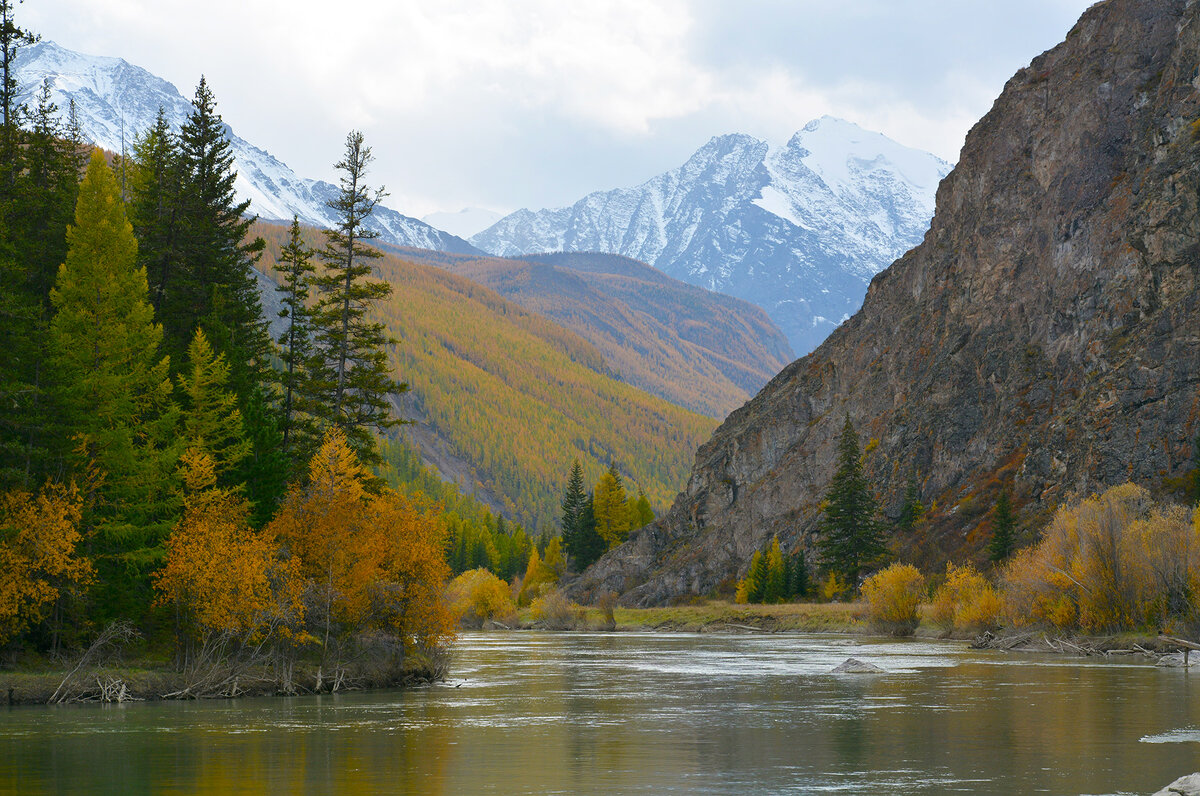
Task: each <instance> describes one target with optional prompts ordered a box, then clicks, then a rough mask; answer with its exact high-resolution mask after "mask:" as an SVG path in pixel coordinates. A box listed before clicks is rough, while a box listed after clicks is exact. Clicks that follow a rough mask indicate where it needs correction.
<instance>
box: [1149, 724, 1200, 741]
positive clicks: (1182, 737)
mask: <svg viewBox="0 0 1200 796" xmlns="http://www.w3.org/2000/svg"><path fill="white" fill-rule="evenodd" d="M1138 740H1140V741H1141V742H1142V743H1200V728H1197V727H1180V728H1179V729H1177V730H1170V731H1168V732H1162V733H1159V734H1158V735H1143V736H1142V737H1141V738H1139V739H1138Z"/></svg>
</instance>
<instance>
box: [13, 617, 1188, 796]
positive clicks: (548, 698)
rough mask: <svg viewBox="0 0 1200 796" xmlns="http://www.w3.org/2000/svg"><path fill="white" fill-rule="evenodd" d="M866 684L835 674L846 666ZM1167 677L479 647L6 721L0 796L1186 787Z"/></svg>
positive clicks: (675, 650) (904, 649) (825, 646)
mask: <svg viewBox="0 0 1200 796" xmlns="http://www.w3.org/2000/svg"><path fill="white" fill-rule="evenodd" d="M851 656H853V657H855V658H858V659H860V660H864V661H869V662H872V663H875V664H876V665H878V666H881V667H883V668H884V669H886V670H887V671H886V673H885V674H881V675H832V674H830V673H829V672H830V670H831V669H832V668H833V667H834V666H836V665H837V664H839V663H841V662H842V661H844V660H845V659H846V658H847V657H851ZM1197 676H1200V673H1198V674H1191V675H1189V674H1188V673H1187V672H1185V671H1181V670H1177V669H1160V668H1156V667H1153V666H1149V665H1140V664H1135V663H1132V662H1129V661H1124V662H1120V663H1105V662H1097V661H1093V660H1073V659H1060V658H1047V657H1038V656H1020V655H1011V654H1010V655H1005V654H1003V653H978V652H972V651H970V650H968V649H966V648H965V647H963V646H961V645H952V644H942V643H924V642H892V641H870V640H861V641H860V640H848V639H844V638H833V637H803V636H724V637H722V636H713V635H674V634H662V635H654V634H590V635H589V634H569V635H551V634H537V633H517V634H474V635H467V636H465V637H464V638H463V639H462V641H461V643H460V645H459V648H458V651H457V653H456V660H455V666H454V676H453V680H452V681H451V682H450V683H448V684H445V685H440V686H434V687H430V688H425V689H419V690H416V691H410V692H407V693H399V692H376V693H370V694H361V693H359V694H348V695H343V696H338V697H328V696H326V697H304V698H292V699H259V700H243V701H239V702H206V703H157V704H134V705H124V706H76V707H64V708H54V709H49V708H16V709H11V710H7V711H3V712H0V749H3V750H4V754H3V756H2V758H0V792H14V793H59V792H68V791H71V792H74V791H79V792H92V793H100V792H109V793H304V792H307V793H393V792H404V793H416V794H442V793H445V794H457V793H478V792H492V793H665V792H676V793H720V794H725V793H746V792H755V793H821V792H848V793H859V792H871V793H881V794H934V793H948V792H965V793H996V794H1009V793H1033V792H1047V793H1063V794H1078V793H1115V792H1119V791H1124V792H1134V793H1141V792H1152V791H1154V790H1156V789H1157V788H1159V787H1161V786H1163V785H1165V784H1166V783H1168V782H1170V781H1171V780H1173V779H1174V778H1175V777H1177V776H1180V775H1182V774H1185V773H1190V772H1191V771H1193V770H1197V769H1200V756H1198V754H1197V753H1198V752H1200V730H1198V729H1196V723H1197V716H1200V713H1197V708H1198V707H1200V705H1198V704H1197V695H1196V693H1195V689H1194V688H1193V687H1192V685H1191V680H1192V678H1195V677H1197Z"/></svg>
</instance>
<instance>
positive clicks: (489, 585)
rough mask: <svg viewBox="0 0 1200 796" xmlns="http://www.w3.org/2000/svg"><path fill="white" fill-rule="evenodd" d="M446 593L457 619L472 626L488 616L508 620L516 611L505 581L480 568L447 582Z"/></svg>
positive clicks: (484, 620) (488, 617)
mask: <svg viewBox="0 0 1200 796" xmlns="http://www.w3.org/2000/svg"><path fill="white" fill-rule="evenodd" d="M446 596H447V599H448V601H449V603H450V610H451V611H453V612H454V614H455V616H458V617H459V621H460V622H461V623H463V624H466V625H470V626H473V627H479V626H480V625H482V624H483V623H484V622H486V621H488V620H490V619H497V620H500V619H507V618H509V617H511V616H512V615H513V614H515V613H516V610H517V607H516V605H514V604H513V599H512V594H511V592H510V591H509V588H508V584H507V583H505V582H504V581H502V580H500V578H498V577H496V576H495V575H493V574H492V573H491V572H489V571H488V570H486V569H484V568H483V567H480V568H479V569H472V570H468V571H467V572H464V573H463V574H461V575H459V576H458V577H457V578H455V579H454V580H452V581H450V585H449V586H448V587H447V588H446Z"/></svg>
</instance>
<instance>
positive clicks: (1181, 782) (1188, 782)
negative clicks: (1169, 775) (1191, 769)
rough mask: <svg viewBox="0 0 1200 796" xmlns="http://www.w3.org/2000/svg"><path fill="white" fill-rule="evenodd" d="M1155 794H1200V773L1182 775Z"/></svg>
mask: <svg viewBox="0 0 1200 796" xmlns="http://www.w3.org/2000/svg"><path fill="white" fill-rule="evenodd" d="M1154 796H1200V773H1197V774H1188V775H1187V776H1186V777H1180V778H1179V779H1177V780H1175V781H1174V782H1172V783H1171V784H1170V785H1168V786H1167V787H1165V788H1163V789H1162V790H1160V791H1155V793H1154Z"/></svg>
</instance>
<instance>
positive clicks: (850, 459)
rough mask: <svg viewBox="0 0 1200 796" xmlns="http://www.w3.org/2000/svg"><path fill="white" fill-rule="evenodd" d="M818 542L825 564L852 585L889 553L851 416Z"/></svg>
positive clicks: (839, 445)
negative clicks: (867, 569) (860, 575)
mask: <svg viewBox="0 0 1200 796" xmlns="http://www.w3.org/2000/svg"><path fill="white" fill-rule="evenodd" d="M818 545H819V547H820V550H821V555H822V557H823V558H824V560H825V566H827V567H828V568H829V569H830V571H832V572H835V573H837V574H838V575H840V576H841V577H842V579H843V580H844V581H845V582H846V583H847V584H849V585H850V586H851V587H853V586H855V585H856V584H857V583H858V576H859V574H860V573H861V572H862V570H863V569H864V568H866V567H867V566H869V565H871V564H872V563H874V562H877V561H878V560H879V559H881V558H882V557H883V556H884V554H885V553H886V552H887V548H886V547H885V546H884V543H883V534H882V528H881V525H880V522H879V520H878V517H877V509H876V504H875V497H874V496H873V495H872V494H871V486H870V483H869V482H868V481H867V477H866V474H865V473H864V472H863V463H862V456H861V454H860V453H859V446H858V434H856V433H855V432H854V426H853V425H851V423H850V416H849V415H847V416H846V422H845V424H844V425H843V426H842V434H841V437H840V438H839V439H838V453H837V470H836V471H835V472H834V474H833V479H832V480H831V481H830V484H829V491H828V492H827V493H826V495H825V511H824V515H823V516H822V518H821V536H820V538H819V540H818Z"/></svg>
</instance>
